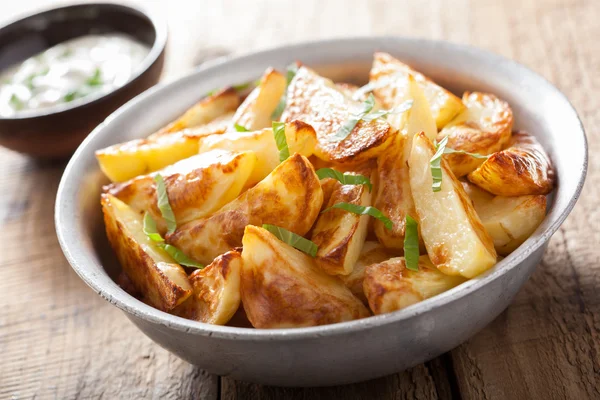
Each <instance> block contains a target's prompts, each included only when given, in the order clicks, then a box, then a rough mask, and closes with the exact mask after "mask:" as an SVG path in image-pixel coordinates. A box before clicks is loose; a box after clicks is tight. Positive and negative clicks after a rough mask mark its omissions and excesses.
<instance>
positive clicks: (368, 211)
mask: <svg viewBox="0 0 600 400" xmlns="http://www.w3.org/2000/svg"><path fill="white" fill-rule="evenodd" d="M333 208H339V209H341V210H344V211H348V212H351V213H353V214H357V215H370V216H371V217H373V218H377V219H378V220H380V221H381V222H383V225H384V226H385V227H386V229H392V227H393V224H392V221H391V220H390V219H389V218H388V217H386V216H385V214H384V213H382V212H381V211H379V210H378V209H377V208H375V207H371V206H368V207H365V206H360V205H358V204H352V203H343V202H342V203H337V204H334V205H332V206H331V207H329V208H327V209H325V210H323V211H321V214H323V213H326V212H327V211H329V210H331V209H333Z"/></svg>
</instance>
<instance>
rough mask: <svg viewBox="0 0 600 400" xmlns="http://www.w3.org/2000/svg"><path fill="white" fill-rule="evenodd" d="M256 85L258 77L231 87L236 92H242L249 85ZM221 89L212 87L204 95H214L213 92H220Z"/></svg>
mask: <svg viewBox="0 0 600 400" xmlns="http://www.w3.org/2000/svg"><path fill="white" fill-rule="evenodd" d="M258 85H260V79H258V80H255V81H248V82H244V83H239V84H237V85H232V86H231V87H232V88H234V89H235V90H236V91H238V92H242V91H244V90H246V89H248V88H249V87H251V86H258ZM222 90H223V88H220V89H213V90H211V91H209V92H207V93H206V97H210V96H212V95H214V94H216V93H218V92H220V91H222Z"/></svg>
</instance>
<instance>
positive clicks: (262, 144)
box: [199, 121, 317, 186]
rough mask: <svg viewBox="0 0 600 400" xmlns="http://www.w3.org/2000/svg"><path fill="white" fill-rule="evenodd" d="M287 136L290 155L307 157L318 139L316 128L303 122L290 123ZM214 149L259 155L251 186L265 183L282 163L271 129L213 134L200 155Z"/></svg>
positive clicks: (201, 148)
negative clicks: (297, 154)
mask: <svg viewBox="0 0 600 400" xmlns="http://www.w3.org/2000/svg"><path fill="white" fill-rule="evenodd" d="M285 136H286V139H287V144H288V148H289V150H290V154H294V153H299V154H302V155H303V156H305V157H309V156H311V155H312V154H313V152H314V150H315V146H316V143H317V139H316V133H315V130H314V129H313V127H312V126H310V125H308V124H306V123H304V122H302V121H292V122H289V123H286V125H285ZM214 149H223V150H231V151H244V150H251V151H253V152H254V153H255V154H256V156H257V161H256V164H255V166H254V169H253V170H252V172H251V174H250V177H249V178H248V186H250V185H253V184H255V183H257V182H260V181H261V180H263V179H264V178H265V177H266V176H267V175H269V174H270V173H271V171H273V169H275V167H276V166H277V165H279V162H280V161H279V150H278V149H277V143H276V142H275V137H274V136H273V130H272V129H271V128H267V129H262V130H259V131H255V132H227V133H225V134H223V135H211V136H206V137H203V138H201V139H200V145H199V152H200V153H205V152H207V151H210V150H214Z"/></svg>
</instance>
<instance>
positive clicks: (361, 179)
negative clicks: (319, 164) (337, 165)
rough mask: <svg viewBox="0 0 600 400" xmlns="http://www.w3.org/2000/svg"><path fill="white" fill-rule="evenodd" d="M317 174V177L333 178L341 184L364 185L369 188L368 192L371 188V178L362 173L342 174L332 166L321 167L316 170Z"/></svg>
mask: <svg viewBox="0 0 600 400" xmlns="http://www.w3.org/2000/svg"><path fill="white" fill-rule="evenodd" d="M317 176H318V177H319V179H324V178H333V179H335V180H337V181H338V182H340V183H341V184H342V185H365V186H366V187H368V188H369V192H370V191H371V190H372V189H373V185H372V184H371V180H370V179H369V178H368V177H366V176H364V175H358V174H357V175H354V174H343V173H341V172H340V171H336V170H335V169H332V168H321V169H318V170H317Z"/></svg>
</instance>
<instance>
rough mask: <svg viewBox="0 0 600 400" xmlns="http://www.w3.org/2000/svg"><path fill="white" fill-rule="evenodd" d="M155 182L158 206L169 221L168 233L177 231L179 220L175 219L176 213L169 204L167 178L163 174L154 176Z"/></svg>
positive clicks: (166, 220) (167, 221)
mask: <svg viewBox="0 0 600 400" xmlns="http://www.w3.org/2000/svg"><path fill="white" fill-rule="evenodd" d="M154 182H156V198H157V203H158V208H159V210H160V213H161V214H162V217H163V218H164V220H165V222H166V223H167V233H173V232H175V229H177V221H176V220H175V214H174V213H173V209H172V208H171V204H169V196H168V194H167V187H166V186H165V180H164V179H163V177H162V175H161V174H156V175H155V176H154Z"/></svg>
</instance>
